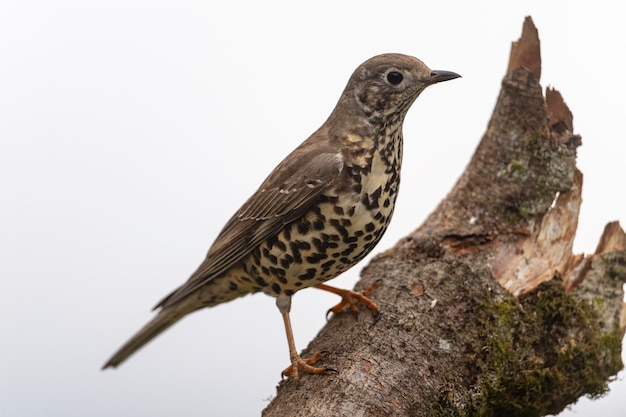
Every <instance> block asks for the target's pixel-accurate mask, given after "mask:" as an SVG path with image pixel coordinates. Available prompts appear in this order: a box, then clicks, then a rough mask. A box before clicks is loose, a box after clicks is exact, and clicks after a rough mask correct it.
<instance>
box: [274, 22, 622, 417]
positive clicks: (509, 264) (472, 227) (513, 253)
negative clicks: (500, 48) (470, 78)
mask: <svg viewBox="0 0 626 417" xmlns="http://www.w3.org/2000/svg"><path fill="white" fill-rule="evenodd" d="M540 72H541V61H540V53H539V38H538V36H537V31H536V29H535V28H534V26H533V24H532V21H531V20H530V18H527V19H526V21H525V23H524V30H523V33H522V37H521V38H520V40H519V41H518V42H515V43H514V44H513V48H512V52H511V58H510V63H509V71H508V73H507V75H506V76H505V78H504V80H503V81H502V90H501V92H500V96H499V97H498V101H497V104H496V107H495V109H494V112H493V115H492V118H491V121H490V123H489V126H488V128H487V132H486V133H485V135H484V137H483V139H482V141H481V143H480V145H479V146H478V149H477V150H476V153H475V154H474V156H473V158H472V160H471V162H470V164H469V166H468V167H467V170H466V171H465V172H464V174H463V175H462V176H461V178H460V179H459V181H458V182H457V184H456V185H455V187H454V188H453V190H452V191H451V192H450V194H449V195H448V196H447V197H446V198H445V200H444V201H442V202H441V204H440V205H439V207H438V208H437V209H436V210H435V211H434V212H433V213H432V214H431V215H430V217H429V218H428V219H427V220H426V222H425V223H424V224H423V225H422V226H421V227H420V228H419V229H417V230H416V231H414V232H413V233H411V234H410V235H409V236H407V237H406V238H404V239H402V240H401V241H400V242H398V244H397V245H396V246H395V247H394V248H393V249H390V250H389V251H387V252H385V253H383V254H381V255H379V256H377V257H376V258H375V259H374V260H373V261H372V262H371V263H370V265H368V266H367V267H366V268H365V269H364V270H363V273H362V278H361V281H360V282H359V283H358V284H357V288H360V289H363V288H367V287H368V286H369V285H371V284H372V283H374V282H376V281H379V282H380V286H379V287H378V288H377V289H376V291H375V292H374V293H373V294H372V295H371V297H372V299H373V300H374V301H376V302H377V303H378V304H379V305H380V306H381V307H382V311H383V312H384V313H383V316H382V318H381V320H380V321H378V322H377V323H376V324H374V323H373V319H371V318H370V316H369V315H367V314H361V315H360V317H359V318H358V320H355V318H354V316H353V315H350V314H340V315H337V316H334V317H333V318H332V319H331V320H330V321H329V323H328V324H327V325H326V326H325V327H324V328H323V329H322V330H321V332H320V333H319V335H318V336H317V337H316V338H315V339H314V340H313V341H312V342H311V343H310V345H309V346H308V348H307V349H306V351H305V352H304V356H308V355H310V354H311V353H313V352H316V351H323V350H325V351H330V352H332V353H331V354H330V355H329V356H328V357H327V359H326V361H328V362H329V365H330V364H332V367H334V368H336V369H338V370H339V372H338V374H337V375H332V376H310V375H305V376H304V377H303V378H302V379H301V380H300V381H299V383H296V382H294V381H285V382H282V383H281V384H280V385H279V387H278V395H277V397H276V398H275V399H274V400H273V401H272V402H271V403H270V405H269V406H268V407H267V408H266V409H265V410H264V412H263V415H264V416H265V417H271V416H281V417H283V416H307V417H309V416H317V417H324V416H333V417H337V416H351V417H354V416H411V417H416V416H502V415H506V416H543V415H546V414H554V413H558V412H559V411H561V410H562V409H563V408H565V407H566V406H567V405H568V404H570V403H572V402H573V401H575V400H576V399H577V398H578V397H580V396H581V395H584V394H587V395H591V396H597V395H600V394H602V393H604V392H605V391H606V389H607V381H608V380H609V378H610V377H611V376H613V375H615V374H616V373H617V372H618V371H619V370H620V369H621V368H622V362H621V358H620V354H621V340H622V336H623V334H624V330H623V329H624V325H623V323H621V324H620V317H621V316H620V315H621V314H622V311H623V290H622V288H623V284H624V282H626V235H625V234H624V232H623V231H622V229H621V228H620V227H619V225H618V224H616V223H610V224H609V225H607V228H606V229H605V232H604V235H603V237H602V239H601V242H600V244H599V245H598V249H597V251H596V253H595V254H593V255H588V256H586V257H585V256H582V255H573V254H572V242H573V239H574V235H575V231H576V225H577V219H578V211H579V208H580V203H581V198H580V195H581V188H582V174H581V173H580V172H579V171H578V170H577V168H576V148H577V147H578V146H579V145H580V143H581V141H580V137H579V136H577V135H575V134H573V133H572V132H573V126H572V116H571V113H570V112H569V110H568V109H567V106H566V105H565V103H564V102H563V100H562V98H561V95H560V94H559V93H558V92H557V91H555V90H550V89H548V90H547V91H546V97H544V96H543V94H542V89H541V86H540V85H539V78H540ZM405 192H406V190H405Z"/></svg>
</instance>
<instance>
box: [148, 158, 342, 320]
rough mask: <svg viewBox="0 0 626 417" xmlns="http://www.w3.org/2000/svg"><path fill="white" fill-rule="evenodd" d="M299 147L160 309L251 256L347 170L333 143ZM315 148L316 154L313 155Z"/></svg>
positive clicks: (262, 186)
mask: <svg viewBox="0 0 626 417" xmlns="http://www.w3.org/2000/svg"><path fill="white" fill-rule="evenodd" d="M314 148H315V147H311V146H309V147H300V148H298V149H296V150H295V151H294V152H293V153H292V154H291V155H290V156H288V157H287V158H285V159H284V160H283V162H281V164H279V165H278V166H277V167H276V169H275V170H274V171H272V173H271V174H270V175H269V177H268V178H267V179H266V180H265V181H264V182H263V184H261V186H260V187H259V189H258V190H257V191H256V192H255V193H254V194H253V195H252V197H250V198H249V199H248V201H246V202H245V203H244V205H243V206H242V207H241V208H240V209H239V210H238V211H237V213H235V215H234V216H233V217H232V218H231V219H230V220H229V221H228V223H226V226H224V228H223V229H222V231H221V232H220V234H219V235H218V237H217V239H216V240H215V242H214V243H213V245H212V246H211V248H210V249H209V252H208V254H207V256H206V259H205V260H204V262H202V264H201V265H200V266H199V267H198V269H197V270H196V271H195V272H194V273H193V274H192V275H191V277H190V278H189V280H188V281H187V282H186V283H185V284H183V285H182V286H181V287H180V288H178V289H177V290H175V291H174V292H172V293H171V294H170V295H168V296H167V297H165V298H164V299H163V300H162V301H161V302H159V304H157V306H156V307H155V308H158V307H166V306H168V305H171V304H172V303H175V302H176V301H178V300H180V299H182V298H184V297H186V296H187V295H189V294H191V293H192V292H194V291H195V290H197V289H198V288H200V287H201V286H203V285H204V284H206V283H207V282H209V281H210V280H212V279H213V278H214V277H216V276H219V275H221V274H223V273H224V272H226V271H227V270H228V269H230V268H231V267H233V266H234V265H235V264H236V263H237V262H239V261H241V260H242V259H243V258H244V257H246V256H247V255H248V254H249V253H250V252H251V251H252V250H253V249H254V248H255V247H257V246H258V245H259V244H260V243H261V242H263V241H264V240H266V239H268V238H270V237H272V236H274V235H276V234H277V233H278V232H280V230H281V229H282V228H283V227H284V225H285V224H286V223H288V222H290V221H293V220H295V219H297V218H299V217H300V216H301V215H303V214H304V213H306V211H308V210H309V208H310V207H311V205H312V204H314V203H315V201H316V199H317V198H318V197H319V195H320V194H321V193H322V192H323V191H324V190H325V189H327V187H329V186H330V185H332V184H333V182H334V181H335V180H336V179H337V177H338V176H339V175H340V174H341V172H342V171H343V166H344V164H343V159H342V158H341V156H340V154H338V153H337V152H336V151H335V152H333V151H332V150H331V149H330V148H329V149H326V150H325V151H324V152H321V153H320V151H319V148H318V149H317V150H315V149H314ZM313 151H316V152H315V155H312V153H313Z"/></svg>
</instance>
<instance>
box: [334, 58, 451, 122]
mask: <svg viewBox="0 0 626 417" xmlns="http://www.w3.org/2000/svg"><path fill="white" fill-rule="evenodd" d="M458 77H460V75H459V74H456V73H454V72H450V71H439V70H437V71H433V70H431V69H430V68H428V67H427V66H426V65H425V64H424V63H423V62H422V61H420V60H419V59H417V58H414V57H412V56H408V55H402V54H383V55H377V56H375V57H373V58H370V59H368V60H367V61H365V62H364V63H363V64H361V65H360V66H359V67H358V68H357V69H356V70H355V71H354V73H353V74H352V77H350V81H348V85H347V86H346V89H345V91H344V93H343V97H342V99H346V100H348V101H352V100H356V104H357V106H360V107H361V108H362V109H363V111H364V112H365V113H366V114H367V115H368V116H374V117H377V118H387V117H390V116H400V117H403V116H404V115H405V114H406V112H407V111H408V109H409V107H410V106H411V104H413V102H414V101H415V99H416V98H417V96H419V95H420V93H421V92H422V91H424V89H425V88H426V87H428V86H429V85H432V84H435V83H439V82H442V81H448V80H452V79H454V78H458Z"/></svg>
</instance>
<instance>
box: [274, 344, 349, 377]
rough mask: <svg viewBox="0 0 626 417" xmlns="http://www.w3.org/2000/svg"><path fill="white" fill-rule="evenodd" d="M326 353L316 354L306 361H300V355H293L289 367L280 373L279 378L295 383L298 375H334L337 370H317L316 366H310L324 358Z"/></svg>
mask: <svg viewBox="0 0 626 417" xmlns="http://www.w3.org/2000/svg"><path fill="white" fill-rule="evenodd" d="M327 353H328V352H326V351H322V352H317V353H316V354H314V355H313V356H311V357H310V358H308V359H302V358H301V357H300V355H294V356H293V357H292V358H291V365H289V366H288V367H287V368H285V370H284V371H282V372H281V374H280V376H281V378H285V377H288V378H293V379H294V380H295V381H297V380H299V379H300V375H302V374H305V373H307V374H314V375H330V374H336V373H337V370H335V369H333V368H318V367H316V366H312V365H313V364H314V363H315V362H317V361H318V360H320V359H321V358H323V357H324V356H326V354H327Z"/></svg>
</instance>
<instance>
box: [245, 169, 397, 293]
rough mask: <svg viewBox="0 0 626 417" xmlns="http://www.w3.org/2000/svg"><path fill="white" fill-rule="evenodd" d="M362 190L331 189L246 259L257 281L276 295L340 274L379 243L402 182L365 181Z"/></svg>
mask: <svg viewBox="0 0 626 417" xmlns="http://www.w3.org/2000/svg"><path fill="white" fill-rule="evenodd" d="M363 186H364V187H363V189H362V190H361V193H358V194H357V193H355V192H349V193H342V192H337V191H333V190H330V191H329V193H328V194H329V195H323V196H322V197H321V199H320V202H319V203H317V204H316V205H314V207H313V208H312V209H311V210H310V211H309V212H307V213H306V214H305V215H304V216H302V217H301V218H300V219H297V220H295V221H294V222H292V223H289V224H287V225H285V227H284V228H283V229H282V230H281V231H280V232H279V233H278V234H277V235H276V236H274V237H272V238H270V239H268V240H267V241H266V242H264V243H262V244H261V245H260V246H259V247H258V248H257V249H256V250H255V251H253V253H251V254H250V256H248V258H247V259H246V260H245V261H244V270H245V271H246V275H247V276H248V278H247V279H246V281H248V280H250V284H252V285H253V286H254V288H253V290H254V291H263V292H265V293H268V294H270V295H273V296H278V295H281V294H286V295H291V294H293V293H295V292H296V291H298V290H300V289H302V288H306V287H310V286H313V285H317V284H319V283H321V282H324V281H327V280H329V279H332V278H335V277H336V276H337V275H339V274H340V273H342V272H344V271H345V270H347V269H349V268H350V267H352V266H353V265H355V264H356V263H357V262H359V261H360V260H361V259H363V258H364V257H365V256H366V255H367V254H368V253H369V252H370V251H371V250H372V249H373V248H374V246H375V245H376V244H377V243H378V241H379V240H380V238H381V237H382V235H383V233H384V232H385V230H386V229H387V225H388V224H389V220H390V218H391V215H392V213H393V207H394V202H395V198H396V192H397V183H396V184H393V185H390V184H389V182H388V181H373V180H371V179H370V181H367V182H363Z"/></svg>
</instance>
